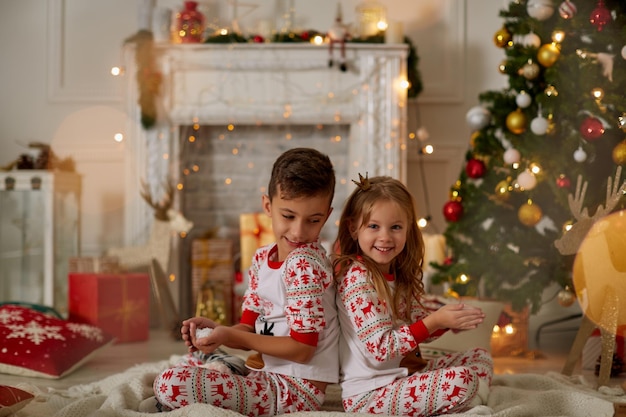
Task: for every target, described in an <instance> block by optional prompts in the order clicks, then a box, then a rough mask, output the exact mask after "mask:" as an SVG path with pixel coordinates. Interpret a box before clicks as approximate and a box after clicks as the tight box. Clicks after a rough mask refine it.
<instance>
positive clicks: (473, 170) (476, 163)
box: [465, 158, 487, 178]
mask: <svg viewBox="0 0 626 417" xmlns="http://www.w3.org/2000/svg"><path fill="white" fill-rule="evenodd" d="M485 172H487V167H486V166H485V163H484V162H483V161H481V160H480V159H476V158H472V159H470V160H469V161H467V165H465V173H466V174H467V176H468V177H470V178H481V177H482V176H484V175H485Z"/></svg>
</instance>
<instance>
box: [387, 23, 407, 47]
mask: <svg viewBox="0 0 626 417" xmlns="http://www.w3.org/2000/svg"><path fill="white" fill-rule="evenodd" d="M403 42H404V28H403V25H402V22H398V21H395V20H390V21H388V22H387V30H386V31H385V43H403Z"/></svg>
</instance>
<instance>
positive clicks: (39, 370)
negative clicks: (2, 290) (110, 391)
mask: <svg viewBox="0 0 626 417" xmlns="http://www.w3.org/2000/svg"><path fill="white" fill-rule="evenodd" d="M0 340H2V346H1V347H0V373H6V374H14V375H23V376H35V377H43V378H61V377H63V376H65V375H67V374H69V373H71V372H73V371H74V370H76V369H77V368H78V367H79V366H81V365H82V364H83V363H85V362H86V361H87V360H88V359H90V358H91V357H92V356H93V355H94V354H95V353H96V352H97V351H99V350H100V349H102V348H104V347H105V346H108V345H110V344H111V343H113V337H112V336H110V335H108V334H106V333H104V332H103V331H102V330H101V329H100V328H98V327H95V326H92V325H90V324H85V323H78V322H72V321H67V320H62V319H59V318H57V317H53V316H51V315H47V314H44V313H42V312H39V311H36V310H33V309H30V308H27V307H24V306H21V305H15V304H5V305H2V306H0Z"/></svg>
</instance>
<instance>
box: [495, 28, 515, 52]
mask: <svg viewBox="0 0 626 417" xmlns="http://www.w3.org/2000/svg"><path fill="white" fill-rule="evenodd" d="M493 43H495V44H496V46H497V47H498V48H504V47H505V46H511V45H512V42H511V32H509V31H508V30H507V28H506V27H504V26H502V28H501V29H499V30H498V31H497V32H496V33H495V35H493Z"/></svg>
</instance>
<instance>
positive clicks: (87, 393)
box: [16, 356, 626, 417]
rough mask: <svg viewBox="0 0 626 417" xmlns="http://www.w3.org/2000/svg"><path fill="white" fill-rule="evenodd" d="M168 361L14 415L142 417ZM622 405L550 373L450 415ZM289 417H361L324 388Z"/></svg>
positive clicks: (46, 397) (569, 415) (560, 412)
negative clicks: (309, 408)
mask: <svg viewBox="0 0 626 417" xmlns="http://www.w3.org/2000/svg"><path fill="white" fill-rule="evenodd" d="M179 358H180V357H179V356H172V357H171V358H170V360H166V361H160V362H152V363H144V364H140V365H137V366H134V367H132V368H130V369H128V370H127V371H125V372H122V373H119V374H116V375H112V376H110V377H108V378H105V379H103V380H100V381H98V382H94V383H90V384H84V385H76V386H74V387H71V388H70V389H67V390H53V389H49V391H48V392H42V391H41V390H38V389H37V388H35V387H33V386H31V385H29V384H19V385H18V388H21V389H24V390H27V391H31V392H34V393H35V394H36V397H35V398H34V399H33V400H32V401H31V402H30V403H29V404H28V405H27V406H26V407H24V408H22V409H21V410H20V411H18V412H17V414H16V416H17V417H147V416H150V415H151V414H146V413H141V412H139V411H137V410H138V407H139V403H140V402H141V401H142V400H144V399H145V398H148V397H150V396H152V395H153V393H152V381H153V380H154V378H155V376H156V375H157V373H159V372H161V371H162V370H163V369H165V368H167V367H168V365H169V364H173V363H176V362H177V361H178V360H179ZM618 402H621V403H626V395H625V394H624V391H623V390H622V389H621V388H619V387H617V386H616V387H601V388H600V389H594V388H593V385H592V384H591V383H590V382H588V381H586V380H585V379H584V378H583V377H581V376H574V377H567V376H563V375H561V374H558V373H555V372H550V373H547V374H545V375H538V374H519V375H496V376H495V377H494V380H493V384H492V388H491V392H490V394H489V399H488V403H487V404H486V405H482V406H477V407H475V408H473V409H472V410H470V411H468V412H465V413H462V414H451V415H452V416H457V417H465V416H496V417H529V416H563V417H577V416H580V417H588V416H594V417H600V416H607V417H609V416H613V415H614V403H618ZM166 415H168V416H170V417H183V416H185V417H206V416H211V417H241V415H240V414H238V413H236V412H233V411H229V410H223V409H220V408H216V407H213V406H210V405H207V404H194V405H190V406H188V407H184V408H182V409H178V410H175V411H172V412H169V413H167V414H166ZM290 416H293V417H350V416H353V417H357V416H360V417H363V416H365V415H364V414H352V413H343V412H342V411H341V398H340V391H339V388H338V386H336V385H333V386H330V387H329V390H328V392H327V396H326V402H325V405H324V411H319V412H301V413H293V414H290Z"/></svg>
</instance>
